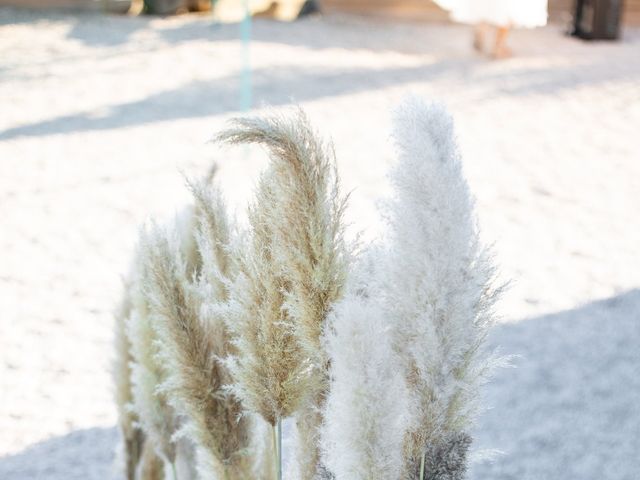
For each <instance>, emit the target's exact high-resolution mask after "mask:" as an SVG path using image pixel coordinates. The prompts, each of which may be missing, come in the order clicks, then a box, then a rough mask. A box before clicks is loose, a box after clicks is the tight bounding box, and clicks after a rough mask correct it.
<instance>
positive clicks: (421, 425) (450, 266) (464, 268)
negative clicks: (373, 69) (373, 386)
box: [383, 99, 499, 480]
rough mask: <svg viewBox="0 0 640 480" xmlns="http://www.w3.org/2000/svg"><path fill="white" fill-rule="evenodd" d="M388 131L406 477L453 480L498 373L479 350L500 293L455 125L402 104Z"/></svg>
mask: <svg viewBox="0 0 640 480" xmlns="http://www.w3.org/2000/svg"><path fill="white" fill-rule="evenodd" d="M394 127H395V128H394V137H395V141H396V145H397V148H398V150H399V161H398V164H397V166H396V168H395V170H394V171H393V173H392V175H391V182H392V185H393V188H394V193H395V196H394V198H393V200H392V202H391V205H390V212H389V213H390V215H389V224H390V225H389V226H390V235H391V245H390V248H389V251H388V254H387V256H386V259H387V263H386V267H385V268H384V270H383V273H384V278H383V284H384V287H383V291H384V302H385V303H386V305H387V312H386V315H387V316H388V318H389V319H390V321H391V324H392V325H393V329H394V336H395V342H396V346H397V349H398V351H399V353H400V354H401V356H402V358H403V362H404V371H405V374H406V379H407V382H408V384H409V388H410V390H411V392H412V394H411V405H410V416H411V418H412V420H411V424H410V426H409V430H408V433H407V435H406V439H405V473H404V475H405V478H408V479H421V480H422V479H429V480H444V479H447V480H450V479H453V480H458V479H462V478H463V477H464V475H465V471H466V465H467V462H466V454H467V450H468V448H469V445H470V442H471V438H470V436H469V434H468V432H469V428H470V426H471V424H472V421H473V420H474V417H475V415H476V414H477V410H478V406H479V405H478V399H479V386H480V385H481V384H482V383H483V381H485V380H486V378H487V375H488V374H489V372H490V370H491V369H492V367H493V366H495V364H496V363H497V360H496V358H494V356H493V355H492V354H490V353H488V352H487V351H486V349H485V348H484V343H485V337H486V335H487V331H488V328H489V327H490V326H491V325H492V323H493V321H494V314H493V308H492V307H493V304H494V301H495V299H496V296H497V294H498V292H499V289H495V288H493V286H492V285H493V283H494V267H493V265H492V262H491V258H490V256H489V255H488V253H487V251H486V250H485V249H483V247H482V246H481V245H480V242H479V236H478V229H477V226H476V220H475V217H474V214H473V200H472V198H471V195H470V193H469V189H468V186H467V183H466V181H465V179H464V177H463V173H462V163H461V159H460V155H459V153H458V149H457V146H456V143H455V139H454V133H453V122H452V119H451V117H450V116H449V115H448V114H447V112H446V111H445V109H444V108H443V107H442V106H440V105H437V104H426V103H424V102H422V101H420V100H418V99H408V100H406V101H405V102H404V103H403V104H402V105H401V107H400V108H399V109H398V111H397V114H396V116H395V123H394Z"/></svg>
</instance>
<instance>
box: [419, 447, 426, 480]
mask: <svg viewBox="0 0 640 480" xmlns="http://www.w3.org/2000/svg"><path fill="white" fill-rule="evenodd" d="M426 454H427V452H422V457H421V458H420V480H424V459H425V456H426Z"/></svg>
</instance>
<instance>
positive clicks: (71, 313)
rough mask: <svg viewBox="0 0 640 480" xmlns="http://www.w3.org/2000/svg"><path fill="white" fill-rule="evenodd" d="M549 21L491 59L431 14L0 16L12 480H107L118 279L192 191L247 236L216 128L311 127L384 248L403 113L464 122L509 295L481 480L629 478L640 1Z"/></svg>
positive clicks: (468, 154)
mask: <svg viewBox="0 0 640 480" xmlns="http://www.w3.org/2000/svg"><path fill="white" fill-rule="evenodd" d="M522 1H523V2H524V1H525V0H522ZM577 11H578V12H579V18H577V17H576V12H577ZM548 12H549V24H548V25H547V26H545V27H542V28H536V29H514V30H513V31H512V32H510V36H509V39H508V42H509V47H510V48H511V50H512V52H513V54H512V55H511V56H510V57H509V58H506V59H503V60H493V59H491V58H490V57H489V56H488V55H483V54H479V53H478V52H476V51H474V49H473V46H472V40H473V29H472V27H471V26H469V25H462V24H456V23H453V22H451V21H450V20H449V15H448V13H447V12H446V11H444V10H442V9H441V8H440V7H439V6H438V5H436V4H435V3H432V2H431V1H429V0H318V1H315V2H312V1H307V2H305V1H303V0H280V1H257V0H255V1H254V0H251V1H245V2H242V1H240V0H219V1H218V2H216V3H215V4H213V5H212V4H211V3H210V2H208V1H206V0H188V1H178V0H162V1H160V0H158V1H152V0H148V1H146V3H145V4H143V3H142V2H135V1H134V2H129V1H128V0H100V1H98V0H0V251H1V254H0V479H2V480H18V479H19V480H26V479H52V480H63V479H64V480H73V479H83V480H88V479H96V480H97V479H101V480H102V479H108V478H119V477H118V474H117V469H115V468H114V451H115V447H116V443H117V433H116V429H115V421H116V414H115V408H114V403H113V401H112V389H111V383H110V382H111V380H110V371H109V370H110V362H111V358H112V346H111V343H112V327H113V320H112V311H113V310H114V308H115V305H116V304H117V301H118V298H119V296H120V294H121V288H122V277H123V276H124V275H126V273H127V270H128V268H129V261H130V256H131V253H132V249H133V246H134V243H135V239H136V236H137V233H138V226H139V225H140V224H141V223H142V222H143V221H144V220H145V219H147V218H148V217H149V216H151V215H154V216H161V217H162V216H164V217H166V216H172V215H174V214H175V212H177V211H179V210H180V209H181V208H182V206H183V205H184V204H185V202H186V201H187V199H188V195H187V192H186V189H185V187H184V179H183V173H184V174H186V175H187V176H198V175H201V174H205V173H206V172H207V171H208V170H209V169H210V167H211V165H212V164H213V163H214V162H216V163H217V164H218V166H219V173H218V177H217V178H218V181H219V182H220V183H221V185H222V188H223V189H224V191H225V192H226V195H227V197H228V198H229V202H230V204H231V205H232V207H233V208H234V209H237V210H238V211H239V212H242V209H243V208H244V206H245V205H246V202H247V199H248V198H249V196H250V194H251V189H252V185H253V182H254V181H255V179H256V177H257V175H258V173H259V171H260V169H261V168H262V166H263V165H264V163H265V158H264V154H263V153H261V152H260V151H258V150H255V151H254V150H252V149H237V150H234V149H224V150H223V149H221V148H219V147H218V146H216V145H214V144H212V143H210V142H209V140H210V139H211V138H212V136H213V134H214V133H215V132H216V131H217V130H218V129H219V128H220V127H221V126H222V125H223V123H224V122H225V121H226V120H227V119H229V118H230V117H233V116H237V115H241V114H243V113H245V112H248V111H250V112H251V113H254V114H259V113H261V112H263V111H265V109H267V108H275V109H276V110H286V109H287V108H289V107H290V105H292V104H299V105H301V106H303V107H304V108H305V109H306V110H307V112H308V114H309V116H310V118H311V120H312V121H313V122H314V124H315V125H316V126H317V128H318V130H319V131H320V132H322V134H323V135H325V136H326V137H331V138H332V139H333V141H334V143H335V147H336V153H337V158H338V164H339V169H340V173H341V175H342V178H343V183H344V185H345V188H346V189H347V190H352V191H353V194H352V199H351V204H350V210H349V212H348V218H349V220H350V221H351V223H352V230H353V231H358V230H359V231H363V232H364V233H363V234H364V237H365V238H375V237H376V235H378V234H379V233H380V232H381V230H382V228H383V227H382V224H381V221H380V219H379V213H378V211H377V208H376V204H377V202H378V201H379V199H381V198H383V197H384V196H385V195H386V193H387V191H388V187H387V182H386V179H385V173H386V171H387V170H388V167H389V166H390V165H391V164H392V162H393V148H392V143H391V139H390V137H389V132H390V112H391V111H392V109H393V107H394V105H396V104H397V103H398V101H399V100H400V99H401V98H402V97H403V96H404V95H406V94H407V93H413V94H416V95H419V96H423V97H426V98H430V99H436V100H440V101H443V102H445V103H446V104H447V105H448V107H449V109H450V110H451V111H452V113H453V114H454V116H455V119H456V122H457V132H458V137H459V142H460V145H461V150H462V153H463V155H464V167H465V172H466V175H467V177H468V179H469V183H470V185H471V189H472V191H473V193H474V194H475V196H476V199H477V208H478V214H479V220H480V226H481V228H482V232H483V238H484V239H485V241H486V242H487V243H492V244H494V249H495V253H496V258H497V262H498V263H499V265H500V266H501V277H502V278H503V279H504V280H511V281H512V285H511V288H510V289H509V291H508V292H507V294H506V295H505V297H504V300H503V302H502V303H501V304H500V313H501V316H502V321H501V323H500V324H499V325H498V327H497V328H496V329H495V332H494V335H493V337H492V339H491V341H492V342H493V343H494V344H495V345H500V347H501V350H502V351H503V352H504V353H507V354H517V355H519V357H518V358H517V359H516V361H515V364H516V367H517V368H514V369H508V370H503V371H501V372H499V373H498V375H497V377H496V379H495V381H494V382H493V383H492V384H490V385H489V386H488V387H487V389H486V392H487V399H486V404H487V406H488V407H489V409H488V411H487V412H486V413H485V414H484V415H483V417H482V418H481V420H480V422H479V425H478V427H477V431H476V432H475V438H476V442H475V448H476V450H477V451H476V455H475V456H476V457H477V458H478V461H477V462H476V463H474V464H473V466H472V469H471V472H470V475H469V476H470V478H471V479H474V480H476V479H478V480H479V479H492V480H498V479H500V480H503V479H504V480H507V479H513V480H516V479H518V480H527V479H531V480H534V479H535V480H541V479H549V480H551V479H556V478H558V479H560V478H562V479H576V480H578V479H579V480H591V479H593V480H596V479H597V480H603V479H607V480H637V479H639V478H640V456H639V455H638V452H640V348H638V345H640V252H639V246H640V222H639V220H640V0H626V1H625V2H624V3H620V2H616V1H615V0H610V1H605V0H582V1H577V2H573V1H569V0H550V1H549V4H548ZM571 32H573V33H575V34H577V35H568V33H571ZM488 38H491V37H488ZM588 39H591V40H588ZM600 39H602V40H600ZM487 450H488V451H490V452H493V453H494V454H493V455H492V456H493V459H492V460H491V461H481V460H480V457H482V456H483V455H482V451H487Z"/></svg>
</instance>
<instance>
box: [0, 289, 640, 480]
mask: <svg viewBox="0 0 640 480" xmlns="http://www.w3.org/2000/svg"><path fill="white" fill-rule="evenodd" d="M491 341H492V343H493V344H495V345H499V346H500V348H501V350H502V353H504V354H509V355H519V357H518V358H516V359H515V360H514V363H515V365H516V367H517V368H511V369H504V370H502V371H500V372H498V373H497V375H496V378H495V379H494V380H493V381H492V382H491V383H490V384H489V386H488V387H487V389H486V393H487V395H486V397H487V398H486V400H487V404H488V405H489V406H490V407H492V408H491V410H489V411H488V412H486V413H485V414H484V415H482V416H481V418H480V424H479V425H478V431H477V432H475V437H476V440H477V441H476V448H479V449H499V450H502V451H503V452H504V453H503V454H502V455H499V456H498V457H497V458H496V459H495V460H494V461H493V462H492V463H479V464H475V465H474V466H473V467H472V469H471V472H470V475H469V480H486V479H491V480H541V479H549V480H551V479H576V480H577V479H580V480H603V479H611V480H613V479H615V480H637V479H638V478H640V457H638V454H637V452H639V451H640V348H638V345H640V290H639V289H636V290H632V291H629V292H627V293H624V294H621V295H618V296H615V297H612V298H609V299H606V300H600V301H596V302H593V303H590V304H587V305H584V306H582V307H580V308H576V309H573V310H568V311H564V312H559V313H554V314H550V315H545V316H541V317H536V318H530V319H524V320H521V321H519V322H517V323H512V324H504V325H500V326H498V327H497V328H496V329H495V330H494V332H493V335H492V339H491ZM287 430H289V429H288V428H287ZM287 436H290V435H287ZM116 440H117V433H116V430H115V428H91V429H87V430H78V431H75V432H72V433H70V434H68V435H65V436H61V437H56V438H53V439H51V440H46V441H43V442H40V443H37V444H35V445H32V446H30V447H28V448H26V449H25V450H24V451H22V452H20V453H18V454H16V455H12V456H7V457H4V458H0V478H1V479H2V480H27V479H47V480H76V479H78V480H80V479H82V480H94V479H95V480H108V479H111V478H114V475H115V474H114V468H113V452H114V450H115V446H116ZM286 450H290V449H289V448H287V449H286ZM286 453H287V452H286V451H285V454H286Z"/></svg>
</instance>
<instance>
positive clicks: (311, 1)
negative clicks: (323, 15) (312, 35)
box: [298, 0, 320, 18]
mask: <svg viewBox="0 0 640 480" xmlns="http://www.w3.org/2000/svg"><path fill="white" fill-rule="evenodd" d="M314 13H320V5H319V4H318V1H317V0H306V1H305V2H304V4H303V5H302V8H301V9H300V13H298V18H300V17H305V16H307V15H313V14H314Z"/></svg>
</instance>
